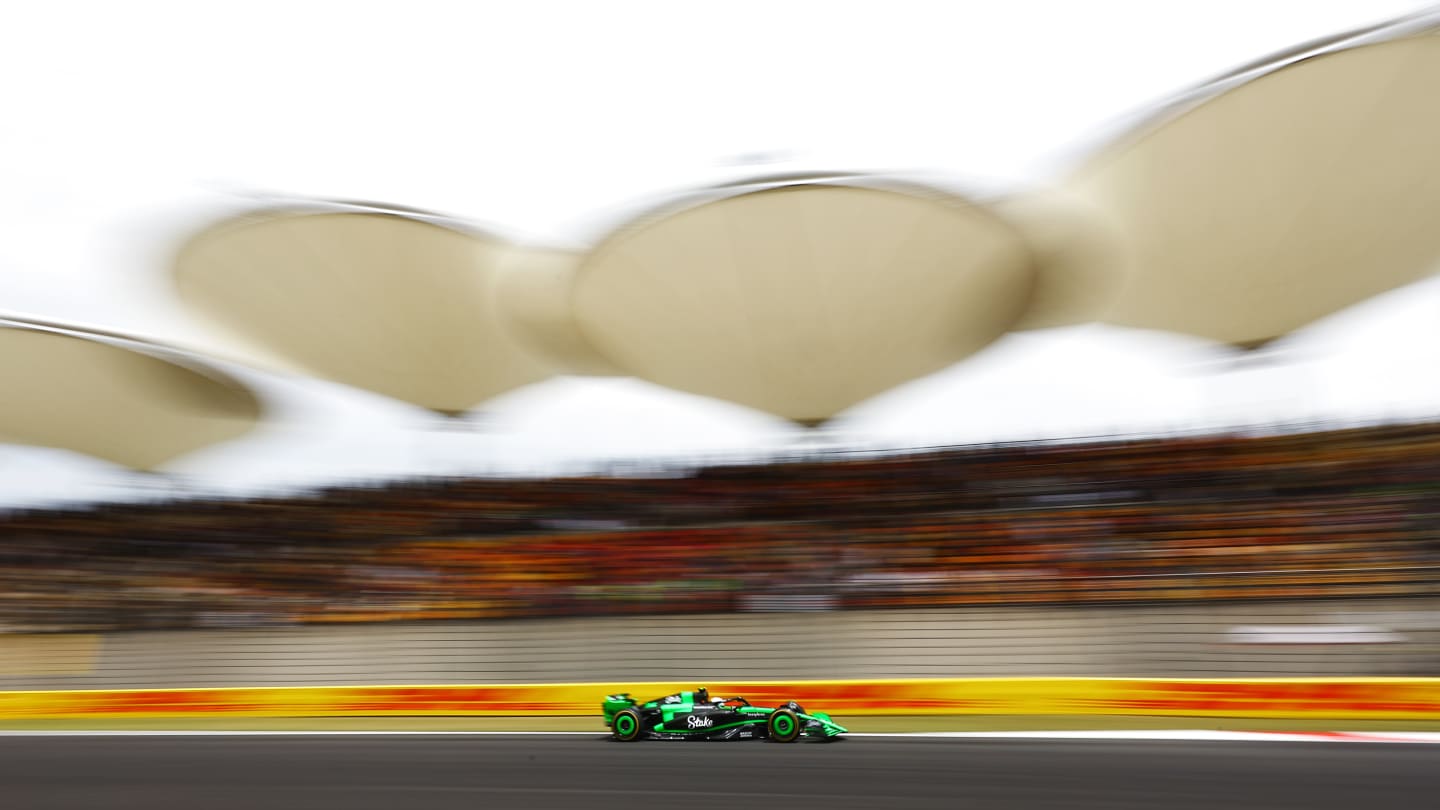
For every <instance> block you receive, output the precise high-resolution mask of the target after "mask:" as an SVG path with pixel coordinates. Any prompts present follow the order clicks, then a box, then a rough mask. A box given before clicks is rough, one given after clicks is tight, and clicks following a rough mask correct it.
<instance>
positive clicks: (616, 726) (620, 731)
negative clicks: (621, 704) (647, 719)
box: [610, 709, 640, 742]
mask: <svg viewBox="0 0 1440 810" xmlns="http://www.w3.org/2000/svg"><path fill="white" fill-rule="evenodd" d="M610 733H611V734H612V735H614V737H615V739H617V740H619V741H620V742H634V741H635V740H638V739H640V713H639V712H637V711H635V710H634V709H621V710H620V711H618V712H616V713H615V716H614V717H612V718H611V719H610Z"/></svg>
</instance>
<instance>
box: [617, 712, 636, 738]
mask: <svg viewBox="0 0 1440 810" xmlns="http://www.w3.org/2000/svg"><path fill="white" fill-rule="evenodd" d="M615 733H616V734H619V735H620V736H621V737H629V736H630V735H631V734H634V733H635V718H634V717H631V716H630V715H628V714H622V715H620V716H619V717H617V718H615Z"/></svg>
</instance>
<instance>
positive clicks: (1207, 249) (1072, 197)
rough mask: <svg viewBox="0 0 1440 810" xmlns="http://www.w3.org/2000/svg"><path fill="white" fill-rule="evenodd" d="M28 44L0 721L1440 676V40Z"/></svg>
mask: <svg viewBox="0 0 1440 810" xmlns="http://www.w3.org/2000/svg"><path fill="white" fill-rule="evenodd" d="M7 16H9V17H11V18H12V21H13V23H14V24H10V25H5V26H0V65H3V67H4V68H6V73H7V74H8V75H12V76H18V77H22V78H20V79H18V80H17V81H15V82H14V83H13V85H12V86H11V88H10V89H9V90H8V91H7V94H6V97H5V102H4V103H5V105H6V110H7V112H8V115H7V118H8V120H10V121H11V122H12V124H11V125H10V126H9V127H7V129H6V131H5V132H3V133H0V146H3V147H4V148H3V149H0V179H3V181H4V182H3V184H0V222H4V223H5V225H6V227H5V228H4V230H3V233H4V236H3V237H0V327H3V328H0V333H4V334H3V335H0V338H3V339H0V382H3V386H4V390H5V394H4V396H3V400H4V401H3V402H0V440H3V441H5V442H7V443H4V444H0V583H3V587H0V688H12V689H20V688H24V689H29V688H46V689H61V688H100V687H122V686H123V687H130V686H135V687H148V686H156V687H160V686H173V687H181V686H208V685H235V686H240V685H280V684H318V683H441V682H455V683H464V682H497V683H499V682H525V683H529V682H547V681H576V680H596V679H600V680H617V681H623V680H657V679H677V678H682V679H683V678H696V679H705V680H717V679H727V678H763V679H802V678H816V677H895V676H969V675H1115V676H1121V675H1135V676H1222V675H1227V676H1228V675H1234V676H1295V675H1436V674H1440V671H1437V670H1440V601H1437V599H1440V577H1437V566H1440V500H1437V495H1440V492H1437V486H1440V453H1437V450H1440V380H1437V378H1436V377H1435V375H1434V374H1433V373H1432V370H1433V369H1434V368H1435V364H1436V361H1437V360H1440V318H1437V317H1436V312H1437V309H1436V308H1437V306H1440V283H1437V282H1440V280H1437V279H1435V278H1434V277H1433V273H1434V270H1435V269H1436V267H1437V264H1436V260H1437V259H1440V239H1434V238H1431V236H1430V234H1429V233H1428V230H1429V228H1428V226H1427V223H1428V222H1431V221H1433V214H1434V212H1435V211H1436V210H1437V205H1440V166H1436V165H1435V160H1436V159H1435V158H1434V156H1432V155H1430V154H1429V152H1430V151H1431V150H1430V149H1429V147H1428V145H1429V144H1430V143H1433V138H1434V137H1435V134H1436V133H1437V132H1440V108H1437V102H1436V101H1435V100H1434V99H1432V98H1430V97H1429V95H1428V94H1427V93H1425V92H1424V90H1425V88H1426V87H1428V86H1429V85H1430V84H1433V82H1431V78H1432V77H1433V76H1434V75H1435V71H1437V70H1440V58H1437V57H1436V54H1435V53H1434V51H1435V46H1436V42H1437V39H1436V38H1435V37H1434V36H1433V33H1432V24H1433V23H1434V21H1435V15H1434V14H1433V13H1432V11H1431V10H1430V9H1428V8H1426V7H1425V6H1424V5H1422V4H1419V3H1414V2H1375V1H1374V0H1372V1H1371V2H1342V1H1341V0H1335V1H1334V2H1303V3H1302V2H1285V1H1283V0H1269V1H1268V2H1253V0H1252V2H1245V3H1241V2H1233V3H1232V2H1212V3H1207V4H1204V5H1203V6H1199V5H1197V6H1194V7H1185V8H1182V7H1177V6H1174V5H1173V4H1169V5H1163V6H1162V5H1155V4H1145V3H1138V2H1120V1H1119V0H1114V1H1113V2H1092V3H1085V4H1072V3H1061V2H1031V3H1010V4H983V5H982V4H964V5H949V4H932V3H906V2H901V3H890V4H887V5H886V7H885V12H884V14H883V15H879V14H878V13H877V11H876V9H874V8H872V7H868V6H865V5H862V4H843V3H842V4H834V3H823V4H822V3H793V4H762V3H729V4H725V5H724V6H723V7H718V6H717V7H688V8H686V9H683V10H681V9H677V8H675V7H673V6H670V5H666V4H658V3H656V4H649V3H618V4H604V5H603V6H597V7H590V6H584V5H569V4H555V3H543V2H542V3H534V4H525V5H524V6H523V7H511V6H506V7H503V8H502V7H491V6H471V5H469V4H458V3H438V2H435V3H427V2H420V3H413V4H408V5H407V6H406V7H405V8H404V10H403V11H402V10H400V9H398V8H395V7H392V6H389V5H384V4H378V3H324V2H313V3H304V4H299V5H294V4H279V3H266V2H254V3H247V4H245V5H244V7H243V9H241V8H237V9H235V13H234V14H230V15H220V14H217V13H216V11H215V9H214V8H213V7H205V8H201V7H191V6H188V5H185V4H178V3H160V2H154V3H139V4H130V5H127V6H126V7H125V8H123V9H120V8H112V7H109V6H106V5H99V4H96V5H89V4H80V5H74V4H65V3H59V4H51V5H46V6H44V7H43V8H42V7H35V8H30V9H27V10H25V11H23V12H18V13H16V12H10V13H8V14H7ZM1372 28H1373V29H1374V30H1371V29H1372ZM1342 32H1350V33H1348V34H1345V35H1343V36H1339V37H1338V38H1337V35H1339V34H1341V33H1342ZM1327 38H1330V39H1333V41H1326V40H1327ZM1302 42H1311V43H1313V44H1311V45H1307V46H1304V47H1302V48H1300V49H1299V50H1294V51H1289V50H1287V49H1292V48H1294V47H1295V46H1296V45H1297V43H1302ZM1276 54H1278V55H1276ZM1267 55H1271V56H1267ZM1302 57H1303V58H1302ZM1246 65H1248V66H1249V67H1248V68H1247V67H1241V68H1239V69H1238V70H1237V66H1246ZM1302 181H1303V182H1302ZM370 201H383V202H370ZM436 212H442V213H436Z"/></svg>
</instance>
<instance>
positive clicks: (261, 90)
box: [0, 0, 1440, 504]
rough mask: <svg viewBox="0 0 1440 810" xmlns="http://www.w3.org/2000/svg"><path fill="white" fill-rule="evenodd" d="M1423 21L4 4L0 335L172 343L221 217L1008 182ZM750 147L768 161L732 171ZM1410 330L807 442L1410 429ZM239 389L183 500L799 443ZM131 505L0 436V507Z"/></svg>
mask: <svg viewBox="0 0 1440 810" xmlns="http://www.w3.org/2000/svg"><path fill="white" fill-rule="evenodd" d="M1423 5H1424V4H1422V3H1416V2H1396V1H1393V0H1211V1H1210V2H1205V3H1179V2H1144V1H1143V0H1141V1H1139V2H1122V0H1086V1H1085V2H1073V1H1067V0H1032V1H1031V2H1020V1H1019V0H1016V1H1014V2H990V3H977V2H964V3H962V2H934V3H917V2H898V1H896V0H890V1H889V2H885V3H875V2H867V3H845V2H784V0H769V2H723V3H722V2H693V3H673V2H655V3H642V2H614V1H613V0H612V1H611V2H604V3H587V2H574V3H561V2H526V3H468V2H406V3H395V2H385V3H380V2H304V0H289V2H256V1H253V0H251V1H247V2H243V3H230V4H225V3H185V2H129V3H108V2H96V3H70V2H50V3H23V4H10V5H7V6H6V9H5V10H4V11H3V12H0V75H3V76H5V77H6V80H5V82H4V83H3V85H0V113H3V117H0V120H3V122H4V124H3V126H0V223H4V227H3V230H0V312H8V313H15V314H29V315H33V316H38V317H45V318H50V319H57V320H69V321H79V322H84V323H89V324H94V325H102V326H107V327H110V328H114V329H120V330H129V331H137V332H141V333H145V334H152V335H158V336H167V337H171V338H175V339H186V338H188V337H191V336H192V335H193V331H192V330H193V323H191V322H188V321H187V320H186V319H185V316H184V315H183V313H181V311H180V310H179V308H178V306H177V305H176V303H175V301H174V300H173V299H172V298H171V297H170V296H169V291H168V288H167V287H166V286H165V284H164V281H163V278H162V276H161V275H160V271H161V269H162V268H163V266H164V262H165V259H166V256H167V252H168V251H169V250H171V249H173V247H174V246H175V245H176V244H177V242H178V240H179V239H180V238H181V237H182V236H183V235H184V234H186V233H187V232H188V230H189V229H193V228H195V227H197V226H198V225H200V224H202V223H204V222H206V221H208V220H209V219H211V218H213V217H214V216H216V215H217V214H219V213H222V212H226V211H230V210H234V209H236V208H238V207H243V206H245V205H247V204H249V199H248V196H247V195H253V194H270V193H279V194H286V195H290V194H294V195H305V196H318V197H341V198H355V199H366V200H380V201H386V202H393V203H399V204H405V205H412V206H417V207H421V208H427V209H433V210H439V211H445V212H448V213H452V214H456V215H459V216H463V217H467V218H472V219H476V220H479V221H481V222H483V223H485V224H487V225H490V226H492V227H495V228H497V229H498V230H500V231H501V232H506V233H511V234H514V235H517V236H533V237H537V238H555V239H566V238H572V237H574V236H575V235H576V234H578V233H580V232H581V229H582V226H584V225H586V224H587V223H593V222H595V221H597V220H603V219H604V218H605V217H606V216H607V215H609V214H610V213H611V212H613V211H615V210H616V209H617V208H619V207H621V206H625V205H630V204H633V203H634V201H635V200H637V199H640V198H645V197H648V196H650V195H654V194H656V193H660V192H664V191H666V190H670V189H675V188H680V187H684V186H687V185H690V184H694V183H702V182H710V181H715V180H721V179H733V178H738V177H741V176H743V175H745V174H748V173H754V172H757V171H773V170H777V169H785V168H789V167H792V166H824V167H827V168H846V169H896V170H907V171H924V172H937V173H940V174H944V175H946V176H949V177H953V178H959V179H961V180H967V181H970V182H973V183H976V184H978V185H982V186H985V187H1000V188H1004V187H1007V186H1014V185H1023V184H1026V183H1030V182H1037V181H1038V182H1043V181H1044V180H1045V179H1046V178H1047V177H1049V176H1051V174H1052V172H1053V170H1054V166H1055V165H1056V162H1057V161H1058V160H1060V159H1062V158H1064V157H1065V156H1066V155H1067V154H1069V153H1071V152H1073V150H1074V149H1075V148H1076V146H1077V144H1079V143H1082V142H1085V141H1087V140H1093V139H1095V138H1096V137H1097V136H1099V135H1100V134H1102V133H1104V132H1106V131H1108V130H1109V128H1110V127H1112V126H1113V125H1114V123H1115V121H1116V120H1117V119H1119V118H1121V117H1122V116H1125V115H1127V114H1130V113H1133V112H1135V111H1136V110H1138V109H1143V108H1144V107H1146V106H1147V105H1149V104H1152V103H1154V102H1156V101H1159V100H1162V99H1163V98H1165V97H1166V96H1167V95H1169V94H1171V93H1174V92H1176V91H1178V90H1180V89H1183V88H1185V87H1187V86H1189V85H1192V84H1195V83H1198V82H1200V81H1202V80H1204V79H1206V78H1208V77H1210V76H1211V75H1213V74H1215V73H1218V72H1220V71H1223V70H1225V69H1228V68H1230V67H1233V66H1235V65H1237V64H1239V63H1242V62H1246V61H1249V60H1251V59H1254V58H1256V57H1259V56H1263V55H1265V54H1266V53H1269V52H1271V51H1274V50H1277V49H1280V48H1284V47H1287V46H1290V45H1293V44H1296V43H1298V42H1300V41H1303V40H1307V39H1310V38H1313V37H1317V36H1322V35H1326V34H1329V33H1333V32H1336V31H1340V30H1343V29H1346V28H1350V27H1353V26H1356V25H1360V24H1364V23H1368V22H1374V21H1378V20H1382V19H1386V18H1389V17H1393V16H1397V15H1399V14H1403V13H1406V12H1410V11H1413V10H1416V9H1418V8H1421V7H1423ZM755 155H770V156H780V157H781V158H785V159H786V160H785V161H782V162H779V163H770V164H767V165H755V158H754V157H753V156H755ZM772 159H773V158H772ZM747 161H748V163H747ZM787 161H788V162H787ZM1437 304H1440V283H1435V282H1430V283H1425V284H1422V285H1417V286H1416V287H1414V288H1411V289H1407V290H1402V291H1398V292H1397V293H1395V294H1392V295H1389V296H1384V297H1382V298H1381V299H1377V300H1375V301H1372V302H1369V303H1367V304H1365V305H1362V306H1361V307H1357V308H1355V309H1354V310H1351V311H1348V312H1346V313H1342V314H1341V315H1338V316H1336V317H1334V318H1331V319H1329V320H1327V321H1325V322H1322V323H1320V324H1317V325H1316V326H1315V327H1313V328H1311V329H1308V330H1306V331H1305V332H1304V333H1301V334H1298V335H1296V336H1295V337H1293V338H1292V339H1290V340H1289V341H1287V342H1286V344H1285V346H1284V347H1282V349H1283V350H1284V351H1283V353H1282V354H1280V355H1279V356H1277V358H1276V362H1274V363H1271V364H1267V365H1248V366H1242V367H1236V366H1233V365H1232V364H1229V363H1228V362H1227V361H1226V359H1225V355H1222V354H1220V353H1218V352H1217V351H1216V350H1214V349H1213V348H1211V347H1209V346H1207V345H1206V344H1204V343H1203V342H1200V341H1196V340H1192V339H1188V338H1182V337H1178V336H1162V335H1151V334H1141V333H1134V332H1126V331H1123V330H1118V329H1111V328H1106V327H1098V326H1090V327H1080V328H1075V329H1067V330H1054V331H1050V332H1043V333H1030V334H1025V335H1014V336H1011V337H1008V338H1006V339H1004V340H1002V341H1001V342H1000V343H998V344H996V345H995V346H993V347H992V348H990V349H989V350H987V351H985V352H983V353H982V354H981V355H979V356H977V357H975V358H973V359H972V360H970V361H967V362H966V363H962V364H961V365H959V366H956V367H955V368H953V369H950V370H948V371H946V372H943V373H941V374H939V375H936V376H934V377H932V378H928V379H926V380H922V381H918V382H916V383H914V384H912V385H910V386H906V387H904V388H903V389H900V390H897V391H894V392H891V393H889V394H887V395H884V396H882V397H880V398H878V399H877V400H874V401H872V402H870V403H867V404H865V405H862V406H861V407H859V408H857V409H856V410H855V411H854V412H852V414H850V415H849V417H848V418H846V419H844V420H842V421H841V423H840V425H839V426H838V428H837V430H836V433H835V434H834V435H833V437H832V438H831V439H830V441H834V442H837V443H843V444H854V445H861V446H870V447H900V446H913V445H933V444H941V443H947V442H964V441H984V440H990V439H1004V438H1033V437H1048V436H1070V435H1077V434H1084V433H1112V432H1123V431H1133V430H1159V429H1166V428H1193V427H1197V426H1214V427H1219V426H1224V425H1233V424H1243V423H1259V422H1266V421H1274V420H1288V421H1293V420H1310V419H1318V418H1327V419H1342V418H1343V419H1362V418H1374V417H1384V418H1396V417H1411V416H1419V415H1425V414H1436V413H1440V382H1437V379H1436V377H1435V375H1433V373H1432V370H1433V369H1434V368H1435V367H1436V361H1437V360H1440V356H1437V355H1440V339H1437V338H1440V318H1436V317H1435V314H1436V309H1435V307H1436V306H1437ZM252 379H253V380H254V381H255V382H257V384H259V385H260V386H261V388H262V390H263V391H265V392H267V394H268V399H269V401H270V402H271V403H272V407H273V408H274V409H275V413H276V416H277V418H276V419H275V420H274V421H273V422H272V424H270V425H268V426H266V427H264V428H262V429H260V430H259V431H257V432H256V433H255V434H254V435H252V436H251V437H248V438H246V439H243V440H240V441H237V442H233V443H230V444H228V445H225V446H222V447H217V448H213V449H211V450H207V451H203V452H201V453H197V454H195V455H193V456H191V457H189V458H187V459H184V460H182V461H181V462H179V463H177V464H176V465H174V469H175V470H176V471H177V472H181V473H184V486H186V487H189V488H191V489H192V490H202V491H210V490H214V491H228V492H236V493H239V492H248V491H255V490H256V489H261V488H271V487H283V486H287V485H293V484H297V483H304V482H314V481H323V480H335V479H341V478H354V477H380V476H386V475H391V474H396V473H414V472H421V471H436V472H460V471H472V472H475V471H489V472H503V471H509V472H540V471H549V470H556V469H560V470H566V469H577V468H579V467H580V466H583V465H584V464H585V463H587V462H588V461H593V460H595V459H609V458H615V457H642V456H643V457H671V458H690V457H698V456H716V455H723V454H726V453H730V454H744V453H753V452H756V451H764V450H776V449H781V448H784V447H787V446H793V444H794V443H795V442H796V441H797V435H798V434H797V433H796V432H795V431H794V430H792V429H791V428H789V427H788V426H787V425H785V424H783V423H781V422H779V421H777V420H774V419H771V418H769V417H766V416H764V415H762V414H756V413H753V412H750V411H746V410H744V409H741V408H738V407H732V406H728V405H725V404H723V403H714V402H709V401H704V400H699V399H697V398H694V397H688V396H683V395H676V394H670V393H667V392H664V391H662V390H660V389H656V388H654V387H652V386H648V385H645V384H642V383H638V382H634V381H628V380H579V379H566V380H558V381H553V382H551V383H547V384H544V385H541V386H535V387H532V388H530V389H526V390H522V391H519V392H515V393H513V394H510V395H508V396H506V397H502V398H501V399H500V400H497V401H496V402H495V403H493V404H492V406H491V407H490V408H489V409H487V411H486V413H485V414H484V415H482V416H477V417H476V418H475V419H474V420H472V421H471V423H470V424H468V425H463V426H458V428H457V426H451V427H449V428H442V427H440V426H439V425H438V424H437V423H436V422H435V420H434V419H433V418H431V417H429V416H427V415H426V414H424V413H421V412H420V411H418V410H416V409H413V408H410V407H408V406H403V405H399V404H396V403H393V402H389V401H386V400H384V399H381V398H379V397H375V396H371V395H367V394H361V393H358V392H354V391H352V390H350V389H345V388H342V387H339V386H333V385H326V384H308V383H300V382H297V381H293V380H283V379H278V378H270V377H266V376H263V375H259V376H256V377H253V378H252ZM4 384H17V381H7V382H5V383H4ZM135 486H136V478H135V477H134V476H132V475H129V474H127V473H125V472H123V471H121V470H118V469H116V468H113V467H111V466H109V465H106V464H104V463H101V462H98V461H93V460H90V459H87V458H84V457H80V456H75V455H72V454H68V453H64V452H60V451H52V450H41V449H34V448H21V447H15V446H3V445H0V504H5V503H27V502H34V501H44V500H57V499H90V498H118V497H129V496H133V495H134V494H135V491H136V490H134V487H135ZM148 486H150V487H151V488H152V489H153V491H166V490H167V488H169V487H172V486H175V485H174V484H172V483H169V482H166V481H163V480H162V481H156V482H151V483H150V484H149V485H148Z"/></svg>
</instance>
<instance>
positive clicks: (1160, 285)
mask: <svg viewBox="0 0 1440 810" xmlns="http://www.w3.org/2000/svg"><path fill="white" fill-rule="evenodd" d="M1360 34H1364V35H1367V37H1368V38H1363V39H1362V40H1360V41H1359V42H1352V43H1351V46H1350V47H1347V48H1344V49H1340V50H1330V51H1322V52H1320V53H1316V54H1310V55H1309V56H1306V57H1305V58H1301V59H1299V60H1298V61H1290V60H1291V59H1293V58H1294V57H1295V54H1294V53H1291V54H1286V55H1285V59H1284V60H1281V61H1280V62H1278V63H1275V64H1272V65H1270V66H1268V67H1262V68H1258V69H1254V70H1253V72H1252V73H1251V74H1250V75H1231V76H1226V77H1224V78H1223V79H1222V80H1220V81H1218V82H1216V83H1215V84H1213V85H1211V86H1208V87H1205V88H1201V89H1200V90H1199V91H1197V92H1196V93H1194V94H1192V95H1191V96H1189V97H1187V98H1186V99H1182V100H1181V102H1177V103H1175V104H1172V105H1170V106H1169V108H1168V109H1167V111H1166V114H1165V115H1164V116H1162V117H1160V118H1158V119H1153V120H1151V121H1150V122H1147V123H1146V124H1145V125H1144V126H1142V128H1141V129H1140V130H1139V131H1137V132H1133V133H1131V134H1130V135H1128V136H1126V137H1124V138H1122V139H1119V140H1118V141H1117V142H1115V143H1114V144H1113V145H1112V146H1110V147H1109V148H1107V149H1105V150H1102V151H1101V152H1100V153H1099V154H1097V155H1095V156H1094V157H1093V158H1091V159H1090V160H1089V161H1088V162H1087V163H1085V164H1084V165H1083V166H1082V167H1081V168H1080V170H1079V171H1078V172H1077V173H1076V174H1075V175H1074V176H1073V177H1071V178H1070V179H1069V181H1068V183H1067V188H1068V190H1069V191H1070V192H1072V193H1074V194H1075V195H1076V196H1078V197H1080V198H1082V199H1085V200H1088V201H1090V202H1091V203H1093V204H1094V205H1095V206H1097V207H1098V208H1101V209H1103V210H1104V211H1106V212H1107V214H1108V215H1109V217H1110V218H1111V219H1112V221H1113V222H1114V223H1116V226H1117V227H1118V228H1120V230H1121V231H1122V236H1123V238H1124V240H1125V241H1126V242H1127V243H1128V245H1129V248H1130V251H1131V254H1132V255H1131V256H1130V259H1131V260H1132V262H1133V263H1132V264H1131V266H1130V270H1131V273H1130V275H1129V281H1128V283H1126V284H1125V285H1124V286H1123V287H1122V289H1121V290H1120V292H1119V294H1118V296H1117V297H1116V299H1115V301H1114V303H1113V306H1112V307H1111V309H1110V311H1109V313H1108V314H1107V315H1106V316H1105V318H1104V319H1105V320H1106V321H1109V322H1111V323H1115V324H1119V325H1125V326H1135V327H1142V328H1151V329H1162V330H1171V331H1176V332H1184V333H1189V334H1194V335H1199V336H1202V337H1207V338H1211V339H1214V340H1218V341H1222V342H1226V343H1231V344H1235V345H1238V346H1255V345H1260V344H1263V343H1265V342H1267V341H1270V340H1273V339H1275V338H1277V337H1280V336H1282V335H1285V334H1286V333H1289V332H1291V331H1293V330H1295V329H1298V328H1300V327H1303V326H1305V325H1306V324H1308V323H1310V322H1312V321H1315V320H1316V319H1319V318H1322V317H1324V316H1326V315H1328V314H1331V313H1333V312H1336V311H1338V310H1340V309H1343V308H1345V307H1348V306H1350V305H1352V304H1355V303H1357V302H1360V301H1362V300H1364V299H1366V298H1369V297H1371V296H1374V295H1376V294H1379V293H1381V292H1385V291H1387V290H1390V289H1393V288H1396V287H1400V286H1403V285H1405V284H1407V283H1409V282H1412V281H1415V280H1418V279H1420V278H1423V277H1425V276H1426V275H1429V274H1430V273H1431V272H1433V271H1434V270H1435V268H1436V261H1437V259H1440V228H1436V222H1437V221H1440V220H1437V217H1440V149H1436V143H1440V92H1437V87H1440V83H1437V80H1436V79H1437V76H1440V37H1436V36H1433V35H1431V34H1430V33H1428V32H1426V31H1420V32H1419V35H1416V34H1415V32H1414V31H1413V30H1409V31H1405V32H1402V35H1401V36H1399V38H1390V39H1385V38H1383V37H1381V38H1377V37H1375V36H1374V35H1373V34H1372V32H1360ZM1326 44H1329V43H1326ZM1257 74H1258V75H1257Z"/></svg>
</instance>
